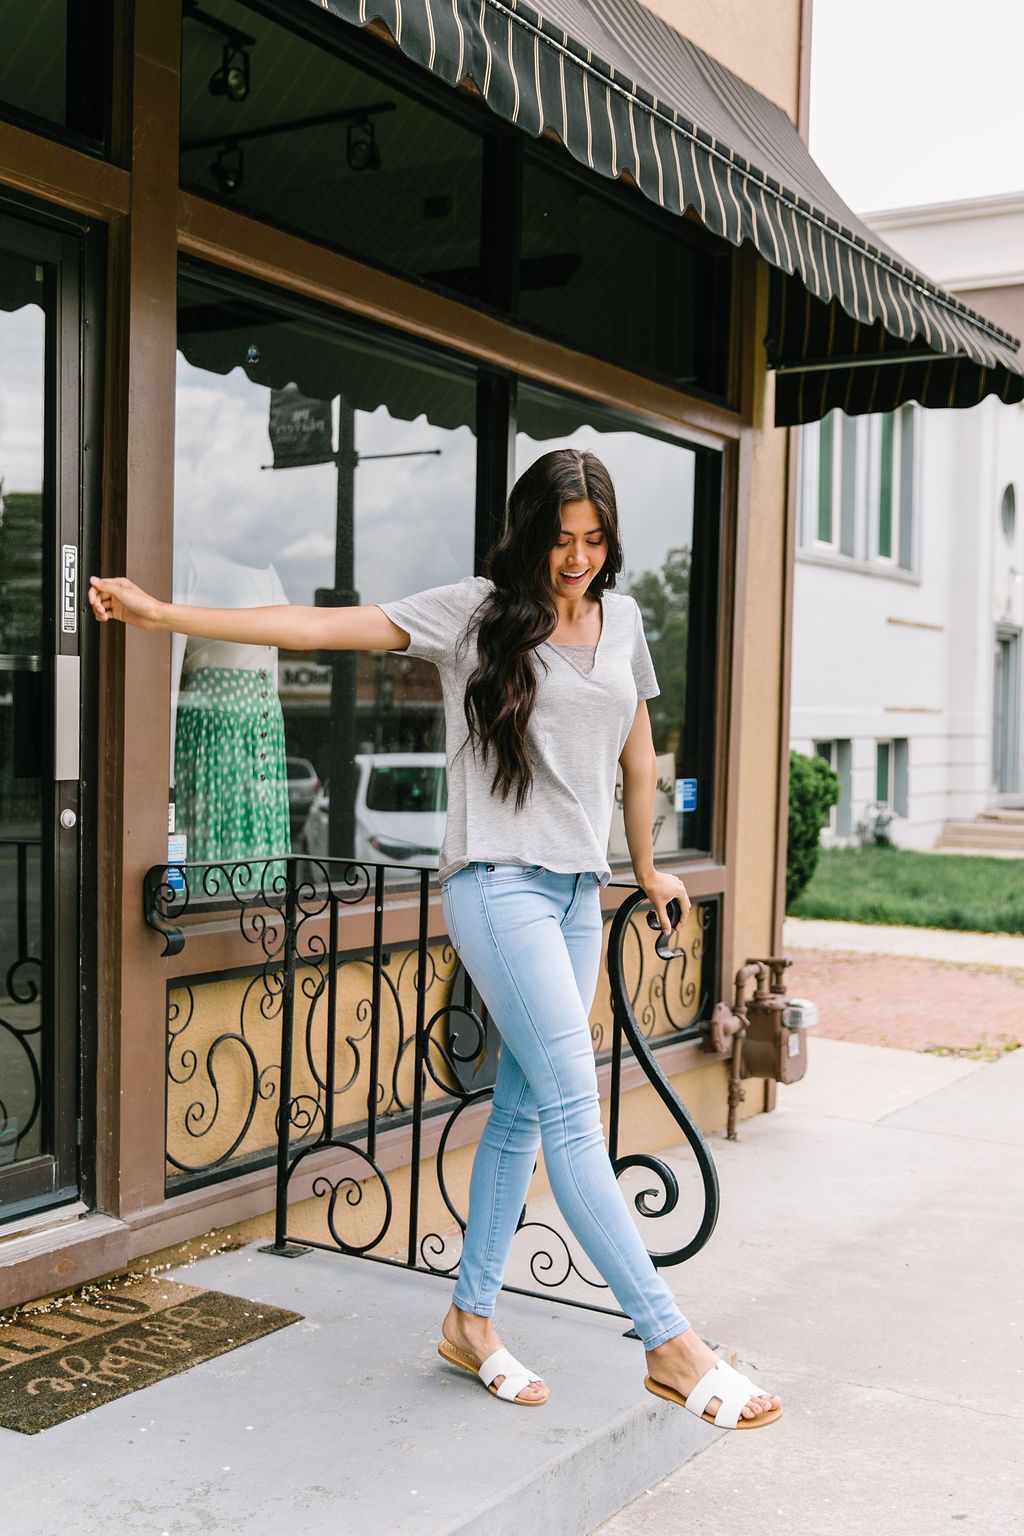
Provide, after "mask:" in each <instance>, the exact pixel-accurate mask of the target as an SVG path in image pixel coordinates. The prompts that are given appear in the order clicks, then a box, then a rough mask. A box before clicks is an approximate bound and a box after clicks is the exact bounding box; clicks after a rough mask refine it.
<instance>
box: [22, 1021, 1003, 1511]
mask: <svg viewBox="0 0 1024 1536" xmlns="http://www.w3.org/2000/svg"><path fill="white" fill-rule="evenodd" d="M810 1053H811V1061H810V1069H809V1072H808V1075H807V1077H806V1078H805V1080H804V1081H803V1082H802V1083H799V1084H796V1085H795V1086H794V1087H792V1088H789V1089H785V1088H780V1089H779V1104H780V1109H779V1111H778V1112H777V1113H776V1114H774V1115H768V1116H758V1117H756V1118H754V1119H752V1120H747V1121H743V1122H742V1123H741V1126H740V1134H739V1140H737V1141H735V1142H729V1141H726V1140H725V1139H724V1138H723V1137H721V1136H715V1137H712V1138H711V1141H712V1147H713V1150H714V1154H715V1158H716V1161H717V1164H718V1169H719V1174H720V1177H721V1183H722V1212H721V1216H720V1219H719V1224H718V1227H717V1230H716V1232H715V1233H714V1236H713V1237H712V1240H711V1243H710V1244H709V1246H708V1247H707V1248H706V1249H705V1250H704V1251H703V1252H702V1253H701V1254H698V1255H697V1257H696V1258H695V1259H693V1260H691V1261H690V1262H689V1263H688V1264H686V1265H684V1266H682V1267H680V1268H678V1269H676V1270H674V1271H672V1270H669V1271H667V1272H666V1273H667V1274H668V1277H669V1279H670V1283H671V1284H672V1285H673V1287H674V1289H675V1290H676V1292H677V1294H678V1295H679V1298H680V1301H681V1304H682V1306H683V1308H684V1310H685V1311H686V1312H687V1313H688V1315H689V1316H690V1318H691V1320H692V1321H693V1323H694V1324H695V1326H696V1327H697V1328H698V1329H699V1330H700V1332H701V1334H702V1335H703V1337H705V1338H706V1339H709V1340H711V1341H713V1342H716V1343H718V1344H720V1345H721V1346H722V1348H721V1352H722V1353H724V1354H725V1355H726V1356H727V1357H728V1356H735V1358H736V1361H737V1363H738V1364H740V1366H741V1368H743V1369H745V1370H747V1371H748V1372H749V1373H750V1374H751V1375H753V1376H754V1377H755V1379H757V1380H759V1381H761V1382H762V1383H763V1384H764V1385H765V1386H766V1387H768V1388H769V1389H770V1390H777V1391H778V1392H779V1393H780V1394H781V1395H782V1396H783V1398H784V1401H785V1405H786V1412H785V1416H784V1417H783V1419H782V1420H781V1421H780V1422H779V1423H778V1424H776V1425H773V1426H769V1427H768V1428H766V1429H764V1430H759V1431H753V1432H748V1433H745V1434H743V1433H741V1434H737V1433H731V1432H729V1431H725V1430H716V1429H714V1428H713V1427H711V1426H709V1425H705V1424H702V1423H700V1422H699V1421H698V1420H697V1419H696V1418H695V1417H694V1416H693V1415H692V1414H688V1413H686V1412H685V1410H683V1409H681V1408H678V1407H675V1406H673V1405H671V1404H668V1403H663V1402H661V1401H660V1400H659V1399H656V1398H654V1397H652V1396H651V1395H650V1394H649V1393H646V1392H645V1391H644V1390H643V1386H642V1377H643V1353H642V1350H641V1347H640V1345H639V1343H638V1342H636V1341H635V1340H630V1339H626V1338H624V1337H623V1328H624V1324H623V1323H622V1322H621V1321H618V1320H616V1319H614V1318H610V1317H600V1316H595V1315H593V1314H588V1313H583V1312H578V1311H574V1310H572V1309H568V1308H563V1307H558V1306H555V1305H553V1304H552V1303H550V1302H544V1301H538V1300H533V1299H526V1298H522V1297H517V1296H513V1295H507V1294H506V1295H504V1296H503V1297H502V1298H501V1304H500V1307H499V1317H498V1323H499V1326H500V1328H501V1330H502V1332H503V1334H504V1337H505V1340H506V1342H507V1344H508V1346H509V1348H510V1349H512V1350H513V1352H514V1353H516V1354H517V1355H519V1357H520V1358H521V1359H523V1360H524V1361H525V1362H527V1363H528V1364H530V1365H532V1366H534V1367H535V1368H536V1369H538V1370H539V1371H542V1372H543V1374H544V1376H545V1377H546V1379H547V1380H548V1382H549V1383H550V1385H551V1389H552V1397H551V1401H550V1402H549V1403H548V1404H547V1405H546V1406H545V1407H544V1408H542V1409H538V1410H536V1411H534V1410H530V1411H521V1410H520V1409H518V1408H514V1407H513V1406H512V1405H510V1404H505V1403H498V1402H495V1401H494V1400H493V1399H492V1398H490V1397H488V1395H487V1394H486V1393H485V1392H484V1391H483V1388H482V1387H480V1386H479V1385H478V1384H477V1383H476V1382H474V1381H473V1380H472V1379H471V1378H470V1377H469V1376H468V1375H465V1374H463V1373H461V1372H458V1371H456V1370H454V1369H453V1368H451V1367H447V1366H445V1365H443V1364H442V1362H441V1361H440V1360H439V1359H438V1357H437V1355H436V1351H435V1340H436V1337H437V1330H438V1324H439V1321H440V1318H441V1316H442V1315H443V1312H444V1310H445V1307H446V1305H447V1300H448V1296H449V1294H450V1286H449V1283H448V1282H447V1281H437V1280H434V1279H431V1278H429V1277H425V1276H419V1275H413V1274H409V1273H406V1272H404V1271H400V1270H395V1269H391V1268H387V1267H385V1266H382V1265H378V1264H373V1263H369V1262H366V1261H361V1260H357V1259H351V1258H345V1257H342V1256H340V1255H333V1254H327V1253H319V1252H310V1253H308V1254H306V1255H305V1256H304V1257H301V1258H296V1259H282V1258H276V1257H271V1256H269V1255H267V1254H263V1253H260V1252H259V1251H258V1246H259V1245H257V1244H251V1245H249V1246H247V1247H245V1248H242V1249H239V1250H237V1251H235V1252H232V1253H227V1252H224V1253H219V1254H217V1255H215V1256H212V1257H209V1258H206V1259H203V1260H200V1261H198V1262H196V1263H194V1264H190V1265H187V1266H183V1267H181V1268H180V1269H178V1270H172V1271H170V1274H171V1276H172V1277H175V1276H176V1277H177V1278H180V1279H183V1280H187V1281H190V1282H192V1283H194V1284H201V1285H207V1286H210V1287H213V1288H215V1289H222V1290H226V1291H229V1292H233V1293H234V1294H236V1295H243V1296H247V1297H251V1298H253V1299H257V1300H266V1301H271V1302H277V1303H279V1304H280V1305H283V1306H289V1307H292V1308H293V1309H294V1310H296V1311H298V1312H301V1313H303V1314H304V1320H303V1321H302V1322H300V1323H297V1324H295V1325H293V1326H292V1327H289V1328H285V1329H283V1330H281V1331H280V1332H278V1333H274V1334H271V1335H269V1336H268V1337H266V1338H264V1339H260V1340H257V1341H255V1342H253V1343H251V1344H248V1345H246V1346H244V1347H242V1348H240V1349H238V1350H235V1351H233V1352H229V1353H227V1354H225V1355H222V1356H220V1357H219V1358H217V1359H215V1360H210V1361H206V1362H204V1363H202V1364H200V1365H198V1366H195V1367H193V1368H192V1369H191V1370H189V1371H186V1372H184V1373H183V1374H182V1375H180V1376H174V1377H170V1378H167V1379H166V1380H164V1381H159V1382H156V1383H154V1384H153V1385H151V1386H149V1387H147V1388H145V1389H143V1390H141V1391H138V1392H134V1393H132V1394H131V1395H129V1396H128V1397H125V1398H122V1399H120V1400H119V1401H115V1402H111V1403H107V1404H105V1405H103V1406H102V1407H101V1408H98V1409H96V1410H95V1411H94V1412H92V1413H88V1414H85V1415H83V1416H82V1417H81V1418H77V1419H72V1420H69V1421H68V1422H67V1423H65V1424H61V1425H57V1426H55V1427H54V1428H53V1429H51V1430H47V1431H45V1432H44V1433H42V1434H39V1435H35V1436H22V1435H18V1434H15V1433H13V1432H11V1431H4V1430H0V1480H2V1481H0V1486H2V1488H3V1504H2V1509H3V1516H2V1524H3V1530H4V1533H5V1536H57V1533H60V1532H68V1533H69V1536H133V1533H138V1536H234V1533H236V1532H237V1533H244V1536H272V1533H275V1536H276V1533H277V1532H279V1531H281V1530H282V1529H290V1528H292V1527H295V1528H297V1529H299V1530H301V1531H302V1532H303V1533H304V1536H350V1533H352V1536H355V1533H358V1536H398V1533H401V1536H455V1533H459V1536H483V1533H485V1532H486V1533H487V1536H521V1533H525V1532H537V1533H542V1536H582V1533H587V1532H592V1531H595V1530H596V1529H597V1528H600V1530H601V1533H602V1536H640V1533H651V1536H655V1533H657V1536H684V1533H691V1532H699V1533H707V1536H750V1533H752V1532H755V1531H757V1532H763V1531H765V1530H767V1531H773V1532H778V1533H779V1536H782V1533H785V1536H834V1533H839V1536H842V1533H857V1536H862V1533H864V1532H866V1531H874V1532H879V1533H880V1536H936V1533H941V1532H942V1531H944V1530H947V1529H948V1530H951V1531H955V1532H963V1533H965V1536H990V1533H991V1536H995V1533H997V1532H998V1533H1000V1536H1002V1533H1010V1532H1015V1531H1018V1530H1021V1529H1022V1528H1024V1527H1022V1523H1021V1516H1020V1504H1021V1501H1020V1487H1021V1470H1022V1469H1021V1455H1022V1449H1024V1445H1022V1442H1024V1433H1022V1432H1024V1409H1022V1398H1021V1376H1022V1368H1024V1359H1022V1353H1021V1333H1022V1331H1024V1319H1022V1318H1021V1317H1020V1315H1019V1313H1020V1308H1019V1303H1020V1275H1021V1272H1022V1268H1024V1241H1022V1232H1021V1217H1020V1206H1021V1202H1020V1172H1019V1170H1020V1166H1021V1151H1020V1148H1021V1143H1022V1141H1024V1131H1022V1124H1021V1115H1020V1105H1021V1101H1022V1094H1024V1050H1020V1051H1016V1052H1013V1053H1012V1054H1010V1055H1008V1056H1006V1057H1005V1058H1003V1059H1002V1060H1000V1061H999V1062H997V1063H995V1064H994V1065H982V1064H979V1063H978V1062H975V1061H968V1060H962V1059H956V1058H940V1057H934V1056H927V1055H920V1054H918V1053H915V1052H910V1051H900V1050H894V1049H884V1048H880V1047H872V1046H860V1045H851V1044H846V1043H843V1042H836V1041H831V1040H824V1039H817V1038H812V1039H811V1042H810ZM666 1162H668V1163H669V1165H670V1166H671V1167H672V1168H673V1170H674V1171H675V1172H676V1174H677V1177H678V1182H679V1189H680V1198H679V1203H678V1206H677V1207H676V1209H674V1210H673V1211H672V1212H671V1213H670V1214H669V1215H666V1216H665V1217H663V1218H660V1219H659V1220H657V1221H655V1222H645V1223H644V1225H645V1226H646V1227H648V1228H649V1229H650V1230H649V1231H648V1232H647V1233H645V1235H646V1236H647V1237H648V1240H649V1242H650V1243H651V1245H652V1246H653V1247H655V1248H657V1249H661V1250H667V1249H671V1248H672V1247H673V1246H675V1245H676V1244H677V1243H678V1242H680V1241H682V1240H683V1239H685V1237H687V1236H688V1235H689V1232H690V1231H691V1230H692V1225H693V1222H694V1219H695V1213H696V1212H697V1211H698V1210H699V1209H700V1205H699V1201H698V1198H697V1195H698V1191H697V1186H696V1179H695V1176H694V1171H693V1167H692V1164H691V1162H690V1160H689V1158H688V1157H687V1156H686V1155H685V1154H684V1153H683V1152H682V1151H679V1152H677V1153H673V1154H668V1155H667V1157H666ZM623 1186H624V1188H625V1189H626V1190H627V1192H629V1193H630V1194H631V1195H634V1196H635V1195H636V1194H637V1193H638V1192H639V1191H642V1190H645V1189H650V1190H654V1191H655V1193H656V1194H657V1192H658V1176H657V1173H656V1171H655V1170H654V1169H639V1170H633V1171H631V1172H630V1173H629V1174H628V1175H626V1176H624V1178H623ZM662 1193H663V1191H662ZM652 1203H653V1204H657V1203H658V1201H657V1199H655V1198H654V1197H653V1196H652ZM530 1217H531V1221H533V1222H545V1221H549V1220H550V1221H552V1224H553V1225H554V1224H555V1222H556V1220H557V1218H556V1217H555V1215H554V1211H553V1207H552V1206H551V1204H550V1203H549V1202H545V1201H537V1202H532V1203H531V1206H530ZM665 1229H668V1230H665ZM536 1235H537V1234H536V1231H534V1233H532V1234H531V1233H529V1232H523V1233H521V1234H520V1236H519V1238H518V1239H517V1243H519V1242H520V1241H523V1242H526V1243H527V1248H525V1249H524V1248H522V1247H520V1248H515V1249H514V1250H513V1256H512V1261H511V1263H510V1267H509V1273H508V1277H507V1278H508V1279H509V1281H510V1282H511V1283H522V1282H523V1281H526V1280H528V1275H527V1274H526V1273H525V1272H524V1266H525V1262H526V1259H525V1254H526V1252H527V1251H528V1250H529V1251H532V1250H533V1249H535V1247H536V1242H535V1239H536ZM531 1238H532V1239H534V1240H533V1241H527V1240H529V1239H531ZM556 1251H557V1249H556V1248H553V1249H552V1252H553V1253H555V1252H556ZM576 1257H577V1259H578V1258H579V1256H578V1255H577V1256H576ZM582 1267H583V1268H584V1269H586V1265H585V1263H583V1264H582ZM590 1294H591V1295H592V1296H594V1295H595V1293H594V1292H591V1293H590ZM596 1299H597V1300H599V1301H600V1300H604V1299H606V1293H604V1295H602V1293H600V1292H597V1293H596ZM698 1452H699V1453H701V1454H697V1453H698ZM676 1468H678V1469H679V1470H673V1469H676ZM666 1474H668V1475H666ZM659 1480H660V1481H659ZM645 1489H650V1490H651V1491H650V1492H649V1493H645V1492H644V1490H645ZM638 1495H639V1497H638ZM629 1501H633V1502H629ZM624 1505H625V1506H626V1507H625V1508H623V1506H624ZM616 1510H617V1511H619V1513H618V1514H614V1513H613V1512H614V1511H616ZM610 1514H611V1515H612V1519H611V1520H608V1516H609V1515H610ZM602 1521H604V1522H606V1523H605V1524H603V1525H602V1523H601V1522H602Z"/></svg>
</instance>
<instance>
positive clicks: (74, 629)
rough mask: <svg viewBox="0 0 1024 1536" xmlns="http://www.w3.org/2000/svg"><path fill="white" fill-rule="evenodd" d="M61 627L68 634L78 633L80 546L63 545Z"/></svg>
mask: <svg viewBox="0 0 1024 1536" xmlns="http://www.w3.org/2000/svg"><path fill="white" fill-rule="evenodd" d="M60 627H61V629H62V630H63V632H64V634H66V635H75V634H77V633H78V546H77V544H63V545H61V572H60Z"/></svg>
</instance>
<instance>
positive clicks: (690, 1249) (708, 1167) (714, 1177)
mask: <svg viewBox="0 0 1024 1536" xmlns="http://www.w3.org/2000/svg"><path fill="white" fill-rule="evenodd" d="M646 901H647V897H646V896H645V895H644V893H643V891H640V890H637V891H634V892H633V893H632V895H629V896H627V897H626V898H625V899H624V900H623V901H622V903H621V904H620V906H619V907H618V909H617V911H616V913H615V915H614V917H613V918H612V922H611V928H610V929H609V933H608V981H609V984H610V987H611V994H612V1016H613V1024H614V1038H613V1041H612V1082H611V1093H610V1095H609V1099H610V1115H609V1136H608V1155H609V1157H610V1158H611V1160H612V1164H613V1166H614V1168H615V1174H616V1177H618V1175H619V1174H620V1173H623V1172H624V1171H625V1170H626V1169H627V1168H646V1169H648V1170H649V1171H650V1172H651V1173H653V1174H655V1175H656V1176H657V1177H658V1178H659V1179H661V1181H662V1183H663V1185H664V1195H663V1196H662V1200H661V1204H660V1206H659V1207H658V1208H657V1209H655V1208H653V1207H652V1206H650V1205H649V1204H648V1198H649V1197H654V1196H657V1193H658V1192H657V1191H656V1190H649V1189H645V1190H641V1191H640V1193H639V1194H638V1195H637V1196H636V1198H635V1200H634V1204H635V1205H636V1208H637V1210H638V1211H639V1212H640V1214H641V1215H642V1216H654V1215H658V1216H665V1215H667V1214H668V1212H669V1211H671V1210H674V1209H675V1207H676V1205H677V1204H678V1201H679V1185H678V1182H677V1180H676V1177H675V1175H674V1174H673V1172H672V1170H671V1168H669V1167H668V1165H667V1164H666V1163H663V1162H662V1161H661V1159H660V1158H657V1157H653V1156H651V1155H650V1154H648V1153H633V1154H632V1155H630V1156H627V1157H620V1156H619V1155H618V1140H619V1103H620V1091H619V1085H620V1078H621V1058H622V1040H623V1036H624V1037H625V1038H626V1040H627V1041H628V1042H629V1046H630V1049H631V1050H632V1052H633V1054H634V1056H635V1057H636V1059H637V1061H638V1062H639V1063H640V1066H641V1068H642V1069H643V1073H644V1076H645V1077H646V1078H647V1081H648V1082H649V1083H650V1085H651V1087H652V1088H653V1089H654V1091H655V1093H656V1094H657V1095H658V1097H659V1099H660V1100H661V1102H662V1103H663V1104H664V1106H665V1108H666V1109H667V1110H668V1112H669V1114H670V1115H671V1116H672V1118H673V1120H674V1121H675V1122H676V1124H677V1125H678V1127H679V1129H680V1130H681V1131H682V1133H683V1135H684V1136H685V1137H686V1140H687V1142H688V1143H689V1145H690V1148H691V1150H692V1152H693V1155H694V1158H695V1160H696V1163H697V1167H698V1169H699V1171H700V1176H701V1182H702V1184H703V1188H704V1213H703V1216H702V1218H701V1222H700V1225H699V1227H698V1228H697V1231H696V1233H695V1234H694V1236H693V1237H692V1238H691V1239H690V1241H689V1242H688V1243H684V1244H683V1246H682V1247H681V1248H674V1249H672V1250H671V1251H669V1252H665V1253H652V1254H651V1260H652V1262H653V1263H654V1264H656V1265H660V1266H664V1265H669V1264H682V1263H683V1261H684V1260H685V1259H690V1258H692V1257H693V1255H694V1254H695V1253H699V1252H700V1250H701V1249H702V1248H703V1247H704V1244H705V1243H706V1242H707V1241H708V1238H709V1237H710V1236H711V1234H712V1232H713V1231H714V1230H715V1223H716V1222H717V1220H718V1210H719V1188H718V1170H717V1169H716V1168H715V1161H714V1158H713V1157H712V1156H711V1148H710V1147H709V1146H708V1144H707V1142H706V1141H705V1140H704V1137H703V1135H702V1134H701V1131H700V1127H699V1126H698V1125H697V1124H696V1122H695V1121H694V1119H693V1117H692V1115H691V1114H690V1112H689V1110H688V1109H687V1108H686V1105H685V1104H684V1103H683V1101H682V1100H681V1099H680V1098H679V1095H678V1094H677V1093H676V1092H675V1090H674V1088H673V1087H672V1084H671V1083H670V1082H669V1080H668V1078H667V1077H666V1076H665V1074H664V1073H663V1072H662V1070H661V1068H660V1066H659V1065H658V1062H657V1059H656V1057H655V1055H654V1052H653V1051H652V1050H651V1047H650V1046H649V1045H648V1043H647V1040H646V1039H645V1038H644V1035H643V1033H642V1032H641V1030H640V1028H639V1027H638V1025H637V1021H636V1015H635V1014H634V1012H633V1004H632V1002H631V1000H630V996H629V989H628V988H627V986H626V980H625V968H624V966H623V946H624V942H625V937H626V933H627V930H628V929H629V927H630V923H631V920H632V918H633V914H634V913H635V912H636V909H637V908H638V907H639V906H641V905H643V904H644V903H645V902H646ZM681 958H682V960H683V963H684V964H685V963H686V956H685V953H684V954H683V955H682V957H681ZM670 963H671V961H666V964H670Z"/></svg>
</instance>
